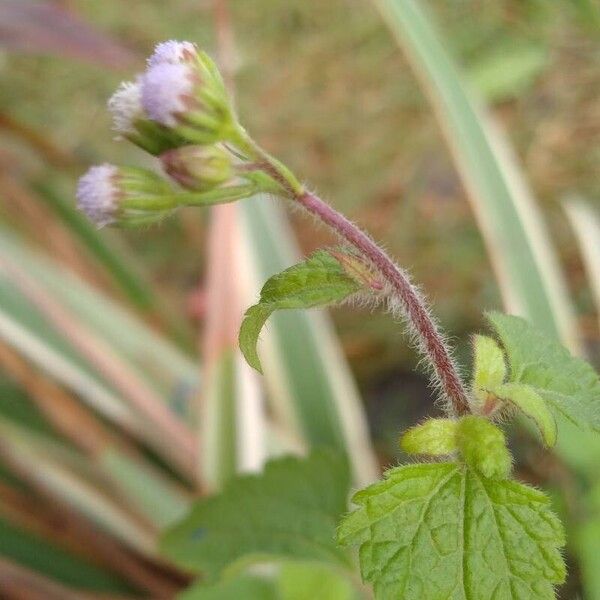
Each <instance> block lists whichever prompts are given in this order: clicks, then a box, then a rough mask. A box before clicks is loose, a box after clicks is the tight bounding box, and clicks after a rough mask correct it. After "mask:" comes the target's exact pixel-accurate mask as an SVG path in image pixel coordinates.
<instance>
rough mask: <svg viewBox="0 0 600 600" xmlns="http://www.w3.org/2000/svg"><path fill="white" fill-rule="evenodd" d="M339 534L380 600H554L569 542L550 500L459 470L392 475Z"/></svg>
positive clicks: (409, 469)
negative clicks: (354, 549)
mask: <svg viewBox="0 0 600 600" xmlns="http://www.w3.org/2000/svg"><path fill="white" fill-rule="evenodd" d="M353 500H354V502H355V503H356V504H358V505H359V508H358V509H357V510H355V511H354V512H352V513H350V514H349V515H348V516H346V517H345V518H344V519H343V521H342V523H341V525H340V528H339V530H338V540H339V542H340V543H341V544H343V545H359V546H360V552H359V558H360V566H361V572H362V576H363V579H364V580H365V581H369V582H371V583H373V584H374V589H375V596H376V598H378V599H380V600H388V599H389V600H396V599H398V598H402V599H403V600H422V599H423V598H426V599H427V600H467V599H469V600H471V599H473V600H474V599H485V600H488V599H489V600H492V599H493V600H552V599H554V598H555V593H554V587H553V586H554V585H556V584H558V583H561V582H562V581H563V580H564V578H565V565H564V561H563V559H562V556H561V553H560V551H559V549H560V548H561V547H562V546H563V545H564V532H563V528H562V526H561V524H560V521H559V520H558V518H557V517H556V516H555V515H554V514H553V513H552V511H551V510H550V508H549V500H548V498H547V497H546V496H545V495H544V494H542V493H541V492H539V491H538V490H535V489H533V488H530V487H528V486H525V485H523V484H520V483H517V482H516V481H510V480H492V479H487V478H485V477H481V476H479V475H478V474H477V472H476V471H474V470H472V469H470V468H469V467H467V466H463V465H459V464H454V463H438V464H422V465H411V466H403V467H398V468H395V469H391V470H390V471H388V472H387V473H386V475H385V480H384V481H381V482H379V483H376V484H374V485H372V486H370V487H368V488H366V489H364V490H362V491H361V492H358V493H357V494H356V495H355V496H354V499H353Z"/></svg>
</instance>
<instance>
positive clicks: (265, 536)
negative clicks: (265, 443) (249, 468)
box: [162, 451, 350, 580]
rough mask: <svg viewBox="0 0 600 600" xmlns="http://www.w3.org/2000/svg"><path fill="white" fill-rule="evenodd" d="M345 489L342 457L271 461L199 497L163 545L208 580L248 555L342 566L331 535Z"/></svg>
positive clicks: (318, 454) (342, 555)
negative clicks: (261, 470)
mask: <svg viewBox="0 0 600 600" xmlns="http://www.w3.org/2000/svg"><path fill="white" fill-rule="evenodd" d="M349 486H350V483H349V473H348V467H347V463H346V461H345V460H344V459H342V458H339V457H338V456H337V455H334V454H331V453H329V452H324V451H323V452H313V453H312V454H311V455H310V457H309V458H308V459H299V458H294V457H287V458H282V459H278V460H274V461H271V462H269V463H268V464H267V466H266V467H265V471H264V473H263V474H261V475H249V476H243V477H238V478H236V479H233V480H232V481H231V482H230V483H229V484H227V485H226V486H225V488H224V490H223V492H222V493H221V494H219V495H216V496H213V497H210V498H203V499H200V500H198V502H196V504H195V505H194V507H193V509H192V511H191V513H190V514H189V515H188V516H187V517H186V518H185V519H183V520H182V521H181V522H179V523H178V524H176V525H175V526H174V527H173V528H171V529H170V530H168V531H167V533H166V535H165V536H164V538H163V540H162V549H163V551H164V553H165V555H166V556H167V557H169V558H170V559H171V560H173V561H174V562H175V563H176V564H178V565H179V566H181V567H183V568H185V569H189V570H193V571H198V572H201V573H203V574H204V575H205V576H206V577H207V578H208V579H210V580H214V579H215V578H217V577H218V576H219V575H220V574H221V572H222V571H223V569H225V568H226V567H227V566H228V565H230V564H231V563H233V562H235V561H237V560H239V559H241V558H249V557H253V556H254V557H257V558H261V557H262V558H264V557H271V558H295V559H311V560H320V561H326V562H330V563H334V564H337V565H340V564H342V565H345V566H347V565H348V557H347V556H346V554H345V553H344V552H343V551H341V550H340V549H339V548H338V547H337V546H336V544H335V541H334V537H335V526H336V523H337V520H338V517H339V516H340V514H341V513H343V512H344V511H345V510H346V506H347V503H346V497H347V493H348V489H349Z"/></svg>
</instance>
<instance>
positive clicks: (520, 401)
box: [494, 383, 556, 446]
mask: <svg viewBox="0 0 600 600" xmlns="http://www.w3.org/2000/svg"><path fill="white" fill-rule="evenodd" d="M494 393H495V394H496V395H497V396H498V397H499V398H501V399H502V400H507V401H509V402H512V403H513V404H514V405H515V406H516V407H517V408H519V410H521V411H522V412H523V413H525V414H526V415H527V416H528V417H529V418H531V419H533V420H534V421H535V424H536V425H537V426H538V429H539V430H540V433H541V434H542V438H543V439H544V443H545V444H546V446H554V444H556V419H555V418H554V415H553V414H552V412H551V411H550V409H549V408H548V406H547V404H546V402H544V400H543V399H542V397H541V396H540V395H539V394H538V393H537V392H536V391H535V390H534V389H533V388H532V387H530V386H528V385H523V384H521V383H505V384H504V385H501V386H498V387H497V388H496V389H495V390H494Z"/></svg>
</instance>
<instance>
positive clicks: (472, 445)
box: [456, 415, 512, 479]
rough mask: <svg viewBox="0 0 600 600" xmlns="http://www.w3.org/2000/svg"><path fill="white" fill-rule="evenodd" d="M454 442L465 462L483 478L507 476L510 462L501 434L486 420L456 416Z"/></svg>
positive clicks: (498, 429)
mask: <svg viewBox="0 0 600 600" xmlns="http://www.w3.org/2000/svg"><path fill="white" fill-rule="evenodd" d="M456 444H457V446H458V449H459V450H460V453H461V455H462V457H463V459H464V460H465V462H466V463H467V464H468V465H469V466H470V467H471V468H472V469H474V470H475V471H477V472H478V473H480V474H481V475H483V476H484V477H490V478H492V479H506V477H508V475H509V473H510V469H511V462H512V461H511V457H510V452H509V451H508V448H507V447H506V439H505V437H504V433H503V432H502V430H501V429H500V428H498V427H496V426H495V425H494V424H493V423H491V422H490V421H488V420H487V419H485V418H483V417H478V416H475V415H468V416H466V417H463V418H462V419H460V421H458V425H457V428H456Z"/></svg>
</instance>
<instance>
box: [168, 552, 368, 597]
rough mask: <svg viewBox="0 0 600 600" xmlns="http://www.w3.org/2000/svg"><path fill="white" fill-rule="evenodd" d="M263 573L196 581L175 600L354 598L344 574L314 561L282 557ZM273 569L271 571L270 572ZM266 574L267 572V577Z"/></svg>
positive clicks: (350, 584)
mask: <svg viewBox="0 0 600 600" xmlns="http://www.w3.org/2000/svg"><path fill="white" fill-rule="evenodd" d="M271 566H272V567H273V568H272V569H271V568H270V569H265V575H262V576H260V575H259V574H258V573H257V574H252V573H242V574H239V575H237V576H235V577H230V578H226V579H224V580H222V581H219V582H218V583H216V584H213V585H207V584H206V583H204V582H198V583H196V584H195V585H193V586H192V587H191V588H189V589H188V590H186V591H185V592H183V593H182V594H180V595H179V596H178V600H239V599H240V598H241V599H243V600H314V599H315V598H318V599H319V600H358V598H359V596H358V594H357V592H356V590H355V589H354V587H353V585H352V583H351V582H350V580H349V579H348V578H347V577H344V576H342V574H341V573H340V572H338V571H335V570H334V569H332V568H331V567H330V566H328V565H326V564H323V563H316V562H301V561H284V562H283V563H281V564H279V565H271ZM272 571H275V572H274V573H271V572H272ZM267 574H270V575H271V576H270V577H269V578H267Z"/></svg>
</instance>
